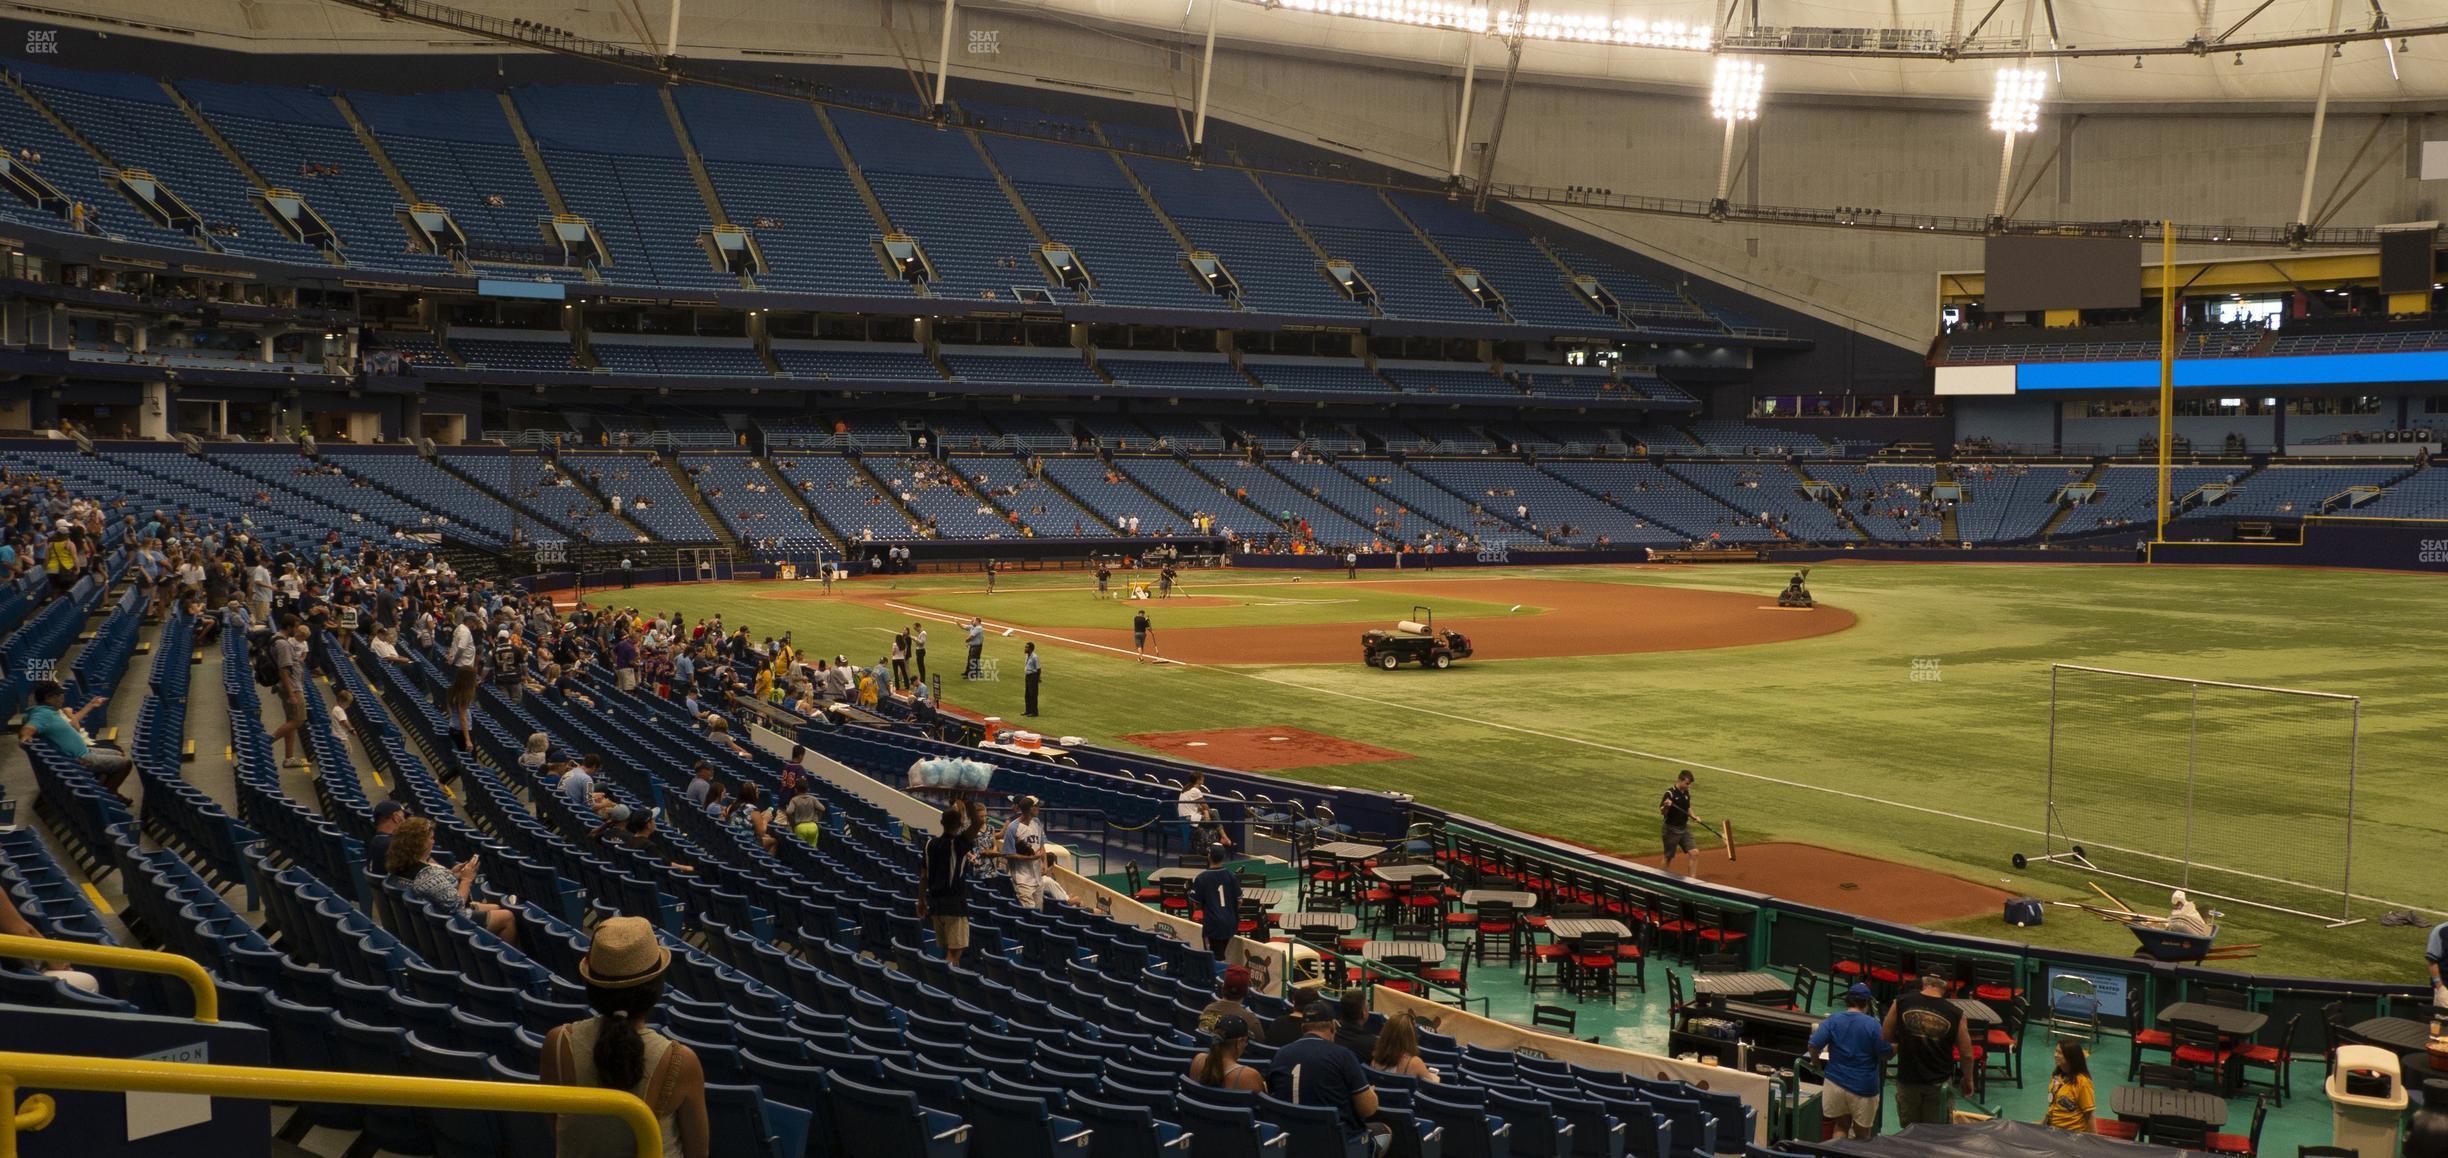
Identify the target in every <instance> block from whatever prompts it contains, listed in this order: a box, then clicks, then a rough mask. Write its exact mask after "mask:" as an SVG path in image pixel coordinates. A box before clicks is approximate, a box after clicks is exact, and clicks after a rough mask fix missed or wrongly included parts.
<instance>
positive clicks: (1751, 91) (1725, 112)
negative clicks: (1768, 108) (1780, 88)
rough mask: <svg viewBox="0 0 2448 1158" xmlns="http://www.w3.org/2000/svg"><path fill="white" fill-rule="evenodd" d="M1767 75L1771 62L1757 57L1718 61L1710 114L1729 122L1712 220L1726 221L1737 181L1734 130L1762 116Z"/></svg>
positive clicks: (1712, 203) (1719, 157)
mask: <svg viewBox="0 0 2448 1158" xmlns="http://www.w3.org/2000/svg"><path fill="white" fill-rule="evenodd" d="M1767 79H1768V69H1767V66H1765V65H1762V64H1761V63H1760V62H1758V61H1756V60H1744V59H1743V58H1741V57H1739V56H1728V57H1722V58H1720V59H1719V60H1718V61H1717V87H1716V90H1715V91H1714V92H1712V93H1711V94H1710V95H1709V115H1710V116H1713V117H1715V118H1717V119H1718V120H1721V121H1724V122H1725V147H1724V148H1723V149H1722V150H1720V151H1719V152H1718V154H1717V196H1716V198H1715V199H1713V200H1711V201H1710V202H1709V219H1710V220H1712V221H1723V220H1725V216H1726V194H1727V192H1728V190H1729V187H1730V186H1731V185H1732V184H1733V182H1734V131H1735V130H1736V129H1737V128H1740V127H1741V126H1742V123H1743V122H1744V121H1756V120H1758V119H1759V109H1760V90H1761V88H1762V87H1764V86H1765V84H1766V83H1767Z"/></svg>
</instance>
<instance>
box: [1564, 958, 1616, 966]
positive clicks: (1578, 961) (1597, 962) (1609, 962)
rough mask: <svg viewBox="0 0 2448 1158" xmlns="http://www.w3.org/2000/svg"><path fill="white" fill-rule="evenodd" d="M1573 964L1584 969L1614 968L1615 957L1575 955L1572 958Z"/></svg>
mask: <svg viewBox="0 0 2448 1158" xmlns="http://www.w3.org/2000/svg"><path fill="white" fill-rule="evenodd" d="M1573 964H1575V965H1579V966H1580V967H1582V968H1584V969H1613V968H1615V958H1613V957H1599V956H1595V955H1591V956H1576V957H1574V958H1573Z"/></svg>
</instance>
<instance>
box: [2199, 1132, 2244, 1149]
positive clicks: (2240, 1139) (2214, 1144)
mask: <svg viewBox="0 0 2448 1158" xmlns="http://www.w3.org/2000/svg"><path fill="white" fill-rule="evenodd" d="M2203 1149H2206V1150H2208V1151H2209V1152H2210V1153H2213V1154H2250V1153H2252V1139H2250V1138H2247V1137H2245V1136H2244V1135H2242V1134H2212V1135H2210V1137H2209V1140H2208V1141H2207V1142H2206V1143H2205V1144H2204V1146H2203Z"/></svg>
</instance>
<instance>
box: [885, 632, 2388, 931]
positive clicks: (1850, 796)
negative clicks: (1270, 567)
mask: <svg viewBox="0 0 2448 1158" xmlns="http://www.w3.org/2000/svg"><path fill="white" fill-rule="evenodd" d="M885 606H887V607H891V608H893V609H895V610H898V611H906V612H909V613H911V614H913V615H920V616H932V617H934V618H935V619H937V620H938V621H940V622H944V623H967V622H968V621H967V620H965V619H961V618H959V617H958V616H954V615H949V614H946V613H944V612H940V611H935V610H933V609H931V608H924V607H912V606H909V605H906V604H899V603H887V604H885ZM987 626H988V627H989V628H990V629H993V628H996V627H998V626H1013V629H1014V630H1015V631H1017V632H1018V633H1019V634H1022V635H1034V636H1036V637H1038V638H1040V639H1047V640H1052V641H1054V642H1056V643H1066V644H1069V645H1071V646H1073V647H1084V648H1088V649H1091V650H1094V651H1107V652H1112V653H1114V654H1115V655H1127V656H1132V657H1134V658H1137V657H1138V653H1137V652H1134V651H1131V650H1129V649H1128V648H1120V647H1111V646H1108V645H1106V644H1102V643H1090V642H1088V641H1087V640H1084V639H1072V638H1069V637H1067V636H1060V635H1054V634H1051V633H1048V632H1043V631H1037V630H1034V629H1031V628H1026V627H1017V626H1016V625H995V624H988V625H987ZM1145 658H1146V659H1148V660H1150V661H1151V662H1155V663H1160V664H1172V665H1174V666H1176V667H1183V668H1192V669H1196V670H1200V671H1212V672H1219V673H1222V674H1224V675H1231V676H1239V677H1241V678H1242V679H1247V680H1256V681H1258V682H1260V683H1269V684H1275V685H1277V686H1279V687H1287V688H1296V689H1299V690H1300V691H1304V692H1310V693H1314V694H1322V695H1329V696H1339V697H1341V698H1343V699H1347V700H1356V701H1358V702H1360V703H1364V704H1375V705H1377V706H1378V707H1382V708H1393V709H1395V710H1397V711H1405V712H1416V713H1418V714H1420V715H1424V716H1435V717H1438V718H1439V719H1446V720H1452V721H1454V722H1456V723H1462V724H1475V725H1478V726H1479V727H1482V728H1493V729H1496V730H1498V731H1504V732H1518V733H1520V734H1522V735H1525V736H1536V737H1538V738H1540V739H1542V740H1554V741H1557V742H1559V743H1565V744H1577V745H1579V746H1581V747H1584V748H1595V749H1597V750H1599V751H1601V752H1613V753H1616V754H1617V755H1622V756H1634V757H1638V758H1640V759H1643V760H1655V761H1657V762H1659V763H1661V764H1674V765H1679V766H1682V767H1686V768H1700V769H1705V770H1707V771H1710V772H1721V773H1724V774H1725V775H1728V776H1735V777H1739V778H1741V779H1744V780H1755V781H1758V782H1760V783H1763V784H1773V785H1776V786H1778V787H1780V788H1797V789H1801V790H1803V791H1807V792H1819V793H1824V794H1826V795H1829V796H1837V797H1842V798H1844V799H1847V800H1859V801H1861V802H1863V803H1865V804H1880V805H1885V806H1887V807H1889V808H1901V809H1904V810H1906V811H1909V812H1918V813H1921V814H1923V815H1925V816H1941V817H1945V818H1946V819H1948V820H1960V821H1962V822H1964V823H1966V824H1977V825H1982V826H1985V827H1988V828H1995V829H2000V830H2003V831H2006V832H2015V833H2021V834H2023V835H2025V836H2037V837H2041V838H2043V839H2046V837H2047V834H2046V833H2044V832H2042V831H2041V830H2039V829H2037V828H2029V827H2026V826H2024V825H2020V824H2009V823H2007V822H2005V821H2003V820H1990V819H1988V818H1986V817H1980V816H1969V815H1966V814H1964V813H1961V812H1949V811H1947V810H1945V809H1943V808H1931V807H1929V806H1927V805H1923V804H1908V803H1905V802H1904V801H1901V800H1889V799H1887V798H1886V797H1883V796H1872V795H1870V794H1868V793H1865V792H1853V791H1849V790H1847V789H1843V788H1830V787H1828V786H1827V785H1824V784H1807V783H1804V782H1802V781H1800V780H1787V779H1785V778H1783V777H1780V776H1770V775H1767V774H1765V773H1760V772H1745V771H1743V770H1742V769H1739V768H1727V767H1724V766H1722V765H1718V764H1709V763H1704V762H1702V761H1699V760H1686V759H1682V758H1680V757H1676V756H1667V755H1662V754H1660V753H1657V752H1644V751H1642V750H1640V749H1638V748H1626V747H1623V746H1621V745H1617V744H1608V743H1604V742H1601V741H1598V740H1586V739H1583V738H1581V737H1579V736H1567V735H1563V734H1561V733H1557V732H1547V731H1541V730H1540V729H1537V728H1530V727H1524V726H1522V725H1520V724H1507V723H1502V722H1500V721H1496V720H1482V719H1478V718H1476V717H1473V716H1465V715H1462V714H1460V713H1458V712H1447V711H1441V710H1439V709H1436V708H1427V707H1421V706H1420V705H1418V704H1404V703H1397V702H1395V701H1393V700H1381V699H1378V698H1377V697H1375V696H1364V695H1361V694H1360V693H1358V692H1347V691H1343V690H1340V689H1337V688H1323V687H1316V686H1314V685H1311V684H1304V683H1300V682H1298V681H1295V680H1288V679H1284V678H1282V677H1280V676H1271V675H1266V674H1263V673H1259V672H1250V671H1242V670H1239V669H1238V668H1233V667H1226V666H1223V665H1219V664H1206V663H1190V662H1188V661H1186V660H1178V659H1165V658H1163V657H1161V656H1147V657H1145ZM2084 843H2086V844H2092V843H2093V842H2090V841H2085V842H2084ZM2096 847H2098V848H2104V849H2107V850H2109V851H2111V852H2121V853H2125V854H2127V855H2129V856H2142V857H2149V858H2151V859H2153V860H2161V861H2168V860H2169V858H2167V857H2164V856H2161V855H2159V854H2157V853H2151V852H2144V851H2142V850H2141V849H2133V848H2124V847H2120V846H2118V845H2113V844H2099V845H2096ZM2169 863H2177V862H2174V861H2169ZM2196 864H2197V867H2200V868H2206V869H2211V870H2214V871H2217V872H2223V873H2228V874H2231V875H2234V876H2239V877H2244V878H2246V879H2249V880H2256V881H2264V882H2267V883H2269V884H2274V885H2285V886H2288V887H2290V888H2298V889H2304V890H2307V891H2310V892H2316V893H2326V892H2329V891H2331V890H2329V889H2328V888H2327V887H2325V886H2322V885H2315V884H2307V883H2305V882H2303V881H2296V880H2289V879H2287V878H2285V877H2274V876H2268V875H2265V874H2262V873H2256V872H2248V871H2246V870H2244V869H2238V868H2228V867H2225V866H2223V865H2215V864H2208V863H2203V862H2196ZM2346 895H2347V896H2348V897H2350V898H2352V899H2354V900H2358V901H2370V902H2372V903H2373V904H2379V905H2389V906H2393V907H2396V908H2401V909H2413V908H2419V907H2420V906H2417V905H2414V904H2412V903H2410V902H2406V901H2394V900H2390V899H2388V898H2386V897H2375V896H2370V895H2368V894H2364V893H2348V894H2346Z"/></svg>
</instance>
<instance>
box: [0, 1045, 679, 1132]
mask: <svg viewBox="0 0 2448 1158" xmlns="http://www.w3.org/2000/svg"><path fill="white" fill-rule="evenodd" d="M26 1086H32V1087H35V1088H38V1089H53V1090H95V1091H102V1092H118V1091H123V1090H124V1091H141V1092H144V1093H154V1094H200V1095H203V1096H205V1097H219V1098H246V1099H250V1100H253V1101H260V1102H277V1103H281V1104H284V1105H293V1104H296V1103H300V1102H336V1103H340V1104H343V1105H361V1106H420V1107H424V1108H427V1109H451V1110H506V1111H511V1112H517V1113H531V1114H592V1115H601V1116H603V1117H609V1118H618V1119H620V1120H621V1122H622V1124H623V1125H626V1126H628V1127H629V1132H630V1134H631V1135H633V1136H634V1137H635V1138H636V1139H637V1155H636V1158H662V1154H663V1128H662V1127H661V1126H660V1125H659V1124H657V1123H656V1122H655V1116H654V1111H653V1110H650V1109H648V1108H647V1106H646V1103H644V1102H642V1101H639V1100H638V1097H637V1095H635V1094H632V1093H629V1092H628V1091H626V1090H603V1089H594V1088H590V1087H584V1086H546V1085H526V1084H514V1083H509V1082H471V1081H461V1080H459V1079H457V1078H402V1077H393V1076H392V1075H390V1074H344V1073H325V1072H323V1071H320V1070H281V1069H264V1068H258V1067H254V1066H215V1065H196V1064H194V1063H191V1062H156V1061H133V1060H130V1059H127V1058H100V1057H71V1056H68V1055H64V1054H39V1053H0V1111H5V1110H8V1109H10V1108H14V1112H0V1158H17V1132H18V1131H20V1130H40V1129H42V1128H43V1127H45V1126H48V1125H50V1124H51V1120H52V1116H53V1113H54V1111H55V1109H56V1107H55V1105H54V1104H53V1102H52V1101H51V1099H50V1098H48V1097H46V1096H44V1095H41V1094H36V1095H34V1096H33V1097H30V1098H27V1099H26V1101H25V1104H24V1105H23V1106H19V1105H18V1103H17V1091H18V1090H19V1089H21V1088H23V1087H26Z"/></svg>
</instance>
